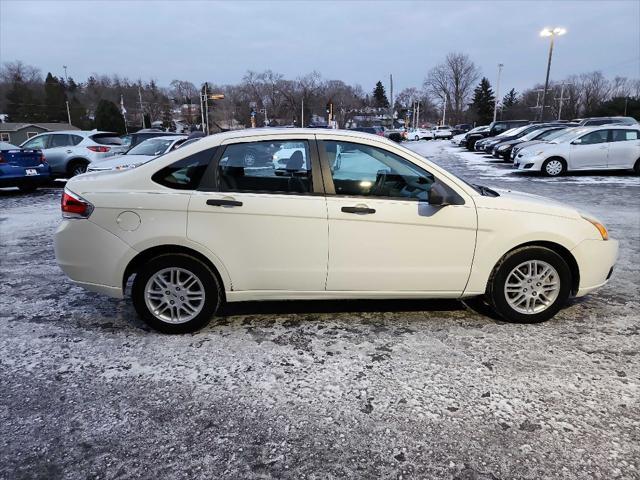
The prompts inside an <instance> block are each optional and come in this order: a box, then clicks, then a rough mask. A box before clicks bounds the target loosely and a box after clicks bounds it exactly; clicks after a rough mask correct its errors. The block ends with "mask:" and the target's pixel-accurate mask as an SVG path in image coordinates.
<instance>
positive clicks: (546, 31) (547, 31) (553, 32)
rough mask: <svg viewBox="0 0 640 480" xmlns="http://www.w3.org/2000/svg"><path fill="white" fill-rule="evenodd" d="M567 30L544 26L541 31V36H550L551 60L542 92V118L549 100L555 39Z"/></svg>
mask: <svg viewBox="0 0 640 480" xmlns="http://www.w3.org/2000/svg"><path fill="white" fill-rule="evenodd" d="M565 33H567V30H566V29H564V28H560V27H554V28H547V27H545V28H543V29H542V31H541V32H540V36H541V37H549V38H550V39H551V41H550V42H549V61H548V62H547V77H546V80H545V81H544V93H543V94H542V109H541V110H540V120H544V108H545V106H546V101H547V89H548V88H549V72H550V71H551V56H552V55H553V40H554V39H555V38H556V37H557V36H558V37H559V36H561V35H564V34H565Z"/></svg>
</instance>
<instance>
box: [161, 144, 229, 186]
mask: <svg viewBox="0 0 640 480" xmlns="http://www.w3.org/2000/svg"><path fill="white" fill-rule="evenodd" d="M216 150H217V149H216V148H210V149H208V150H202V151H201V152H198V153H194V154H193V155H189V156H188V157H185V158H183V159H182V160H178V161H177V162H175V163H172V164H171V165H168V166H166V167H164V168H163V169H161V170H159V171H157V172H156V173H154V174H153V176H152V177H151V180H153V181H154V182H156V183H159V184H160V185H164V186H165V187H169V188H173V189H176V190H195V189H196V188H198V186H199V185H200V180H202V176H203V175H204V172H205V170H206V169H207V167H208V166H209V163H210V162H211V160H212V159H213V157H214V155H215V153H216Z"/></svg>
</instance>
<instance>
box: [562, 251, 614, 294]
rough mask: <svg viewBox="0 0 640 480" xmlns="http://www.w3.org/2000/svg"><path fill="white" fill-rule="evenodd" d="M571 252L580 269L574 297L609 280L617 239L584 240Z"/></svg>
mask: <svg viewBox="0 0 640 480" xmlns="http://www.w3.org/2000/svg"><path fill="white" fill-rule="evenodd" d="M571 253H572V254H573V256H574V258H575V259H576V261H577V262H578V269H579V270H580V285H579V287H578V293H577V294H576V297H581V296H583V295H586V294H587V293H589V292H591V291H593V290H595V289H596V288H598V287H601V286H603V285H604V284H605V283H607V282H608V281H609V278H610V276H611V272H612V269H613V267H614V265H615V263H616V260H617V258H618V241H617V240H607V241H604V240H584V241H583V242H581V243H580V244H578V246H577V247H575V248H574V249H573V250H572V251H571Z"/></svg>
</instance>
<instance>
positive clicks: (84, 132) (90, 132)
mask: <svg viewBox="0 0 640 480" xmlns="http://www.w3.org/2000/svg"><path fill="white" fill-rule="evenodd" d="M58 133H67V134H73V135H80V136H82V137H89V136H91V135H96V134H105V133H106V134H108V135H116V136H117V135H118V134H117V133H115V132H105V131H103V130H56V131H55V132H41V133H39V134H38V135H35V136H39V135H44V134H49V135H51V134H58ZM31 138H33V137H31Z"/></svg>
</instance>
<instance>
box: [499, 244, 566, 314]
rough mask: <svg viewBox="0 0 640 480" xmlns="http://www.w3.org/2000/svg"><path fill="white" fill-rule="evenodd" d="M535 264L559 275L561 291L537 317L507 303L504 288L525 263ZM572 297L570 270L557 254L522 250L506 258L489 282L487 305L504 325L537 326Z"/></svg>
mask: <svg viewBox="0 0 640 480" xmlns="http://www.w3.org/2000/svg"><path fill="white" fill-rule="evenodd" d="M531 260H538V261H543V262H546V263H547V264H549V265H551V266H552V267H553V268H554V269H555V270H556V272H557V274H558V279H559V281H560V289H559V292H558V295H557V297H556V298H555V300H554V301H553V302H552V303H551V304H550V305H548V306H547V307H546V309H544V310H542V311H540V312H538V313H521V312H519V311H517V310H516V309H514V308H513V307H512V306H511V305H510V304H509V302H508V301H507V296H506V293H505V284H506V282H507V279H508V276H509V275H510V273H511V272H512V271H513V270H514V269H515V268H516V267H517V266H519V265H521V264H522V263H524V262H527V261H531ZM570 293H571V269H570V268H569V266H568V265H567V262H566V261H565V260H564V259H563V258H562V257H561V256H560V255H558V254H557V253H556V252H554V251H553V250H550V249H548V248H545V247H535V246H532V247H522V248H518V249H516V250H513V251H512V252H509V253H508V254H507V255H505V256H504V257H503V258H502V259H501V260H500V262H498V265H496V267H495V268H494V271H493V273H492V275H491V278H490V279H489V284H488V286H487V301H488V302H489V303H490V304H491V306H492V307H493V310H494V311H495V312H496V313H497V314H498V315H499V316H500V317H501V318H502V319H504V320H505V321H507V322H512V323H540V322H544V321H546V320H549V319H550V318H552V317H553V316H554V315H555V314H556V313H558V311H559V310H560V308H562V306H563V305H564V304H565V303H566V301H567V299H568V298H569V294H570Z"/></svg>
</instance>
